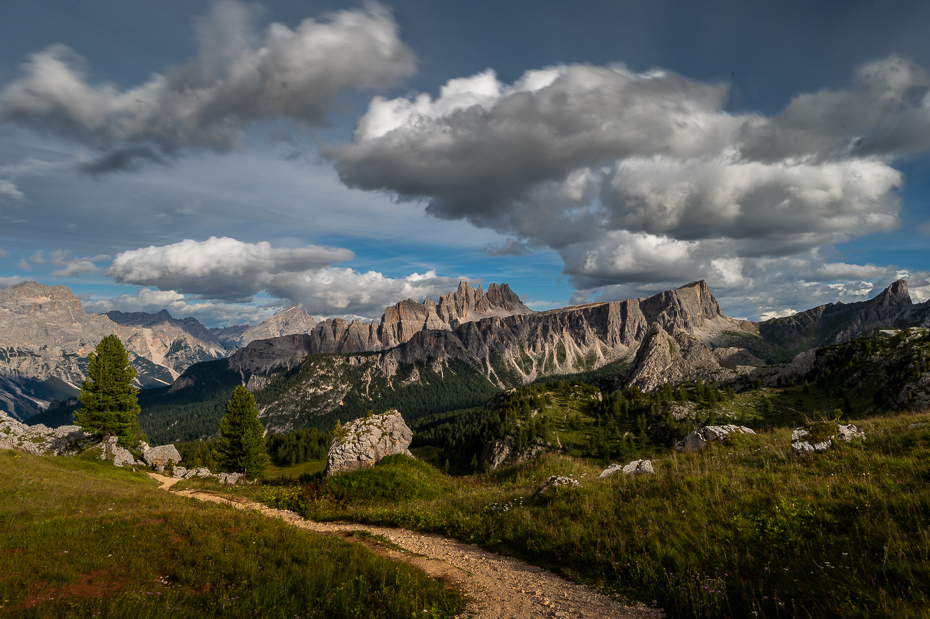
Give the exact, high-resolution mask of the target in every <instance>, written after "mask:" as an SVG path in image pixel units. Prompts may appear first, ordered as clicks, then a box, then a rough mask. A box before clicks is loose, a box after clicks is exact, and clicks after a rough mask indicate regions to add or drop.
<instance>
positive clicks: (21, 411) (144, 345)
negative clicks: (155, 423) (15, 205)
mask: <svg viewBox="0 0 930 619" xmlns="http://www.w3.org/2000/svg"><path fill="white" fill-rule="evenodd" d="M314 324H315V323H314V321H313V319H312V318H310V317H309V316H307V315H306V313H305V312H303V311H302V310H299V309H298V308H288V309H287V310H284V311H283V312H280V313H279V314H276V315H275V316H273V317H271V318H269V319H268V320H266V321H265V322H264V323H262V324H261V325H259V326H257V327H254V328H251V327H249V326H248V325H245V326H234V327H227V328H224V329H208V328H207V327H204V326H203V325H202V324H200V322H198V321H197V320H196V319H195V318H184V319H181V320H179V319H175V318H173V317H172V316H171V315H170V314H169V313H168V312H167V311H166V310H162V311H160V312H158V313H157V314H148V313H144V312H132V313H126V312H118V311H113V312H109V313H108V314H105V315H104V314H88V313H86V312H85V311H84V307H83V305H82V304H81V302H80V300H79V299H78V298H77V297H76V296H75V295H74V294H73V293H72V292H71V291H70V290H69V289H68V288H66V287H65V286H45V285H42V284H39V283H36V282H23V283H20V284H16V285H15V286H9V287H7V288H3V289H0V408H3V409H6V410H7V411H8V412H9V413H10V414H11V415H13V416H14V417H17V418H18V419H21V420H26V419H27V418H29V417H31V416H33V415H35V414H37V413H39V412H41V411H43V410H45V409H46V408H48V406H49V405H50V404H51V402H52V401H53V400H59V401H64V400H67V399H68V398H69V397H73V396H74V395H77V393H78V391H79V389H80V385H81V382H82V381H83V380H84V373H85V370H86V366H87V353H89V352H91V351H93V349H94V348H95V347H96V345H97V343H98V342H99V341H100V340H101V339H103V338H104V337H105V336H107V335H110V334H111V333H115V334H116V335H118V336H119V338H120V340H122V342H123V345H124V346H125V347H126V350H127V352H128V353H129V358H130V361H131V362H132V363H133V365H134V366H135V367H136V368H137V370H138V381H139V384H140V385H141V386H144V387H154V386H159V385H171V384H172V383H173V382H174V379H175V378H177V377H178V376H179V375H180V373H181V372H183V371H184V370H185V369H187V368H188V367H190V366H191V365H192V364H194V363H197V362H200V361H207V360H211V359H222V358H224V357H225V356H226V355H228V354H229V353H231V352H233V351H234V350H236V349H238V348H239V347H240V346H241V345H243V343H248V342H250V341H252V339H255V337H268V336H275V335H283V334H286V333H296V332H300V331H302V330H308V329H309V328H312V327H313V326H314Z"/></svg>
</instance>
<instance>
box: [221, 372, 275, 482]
mask: <svg viewBox="0 0 930 619" xmlns="http://www.w3.org/2000/svg"><path fill="white" fill-rule="evenodd" d="M264 433H265V430H264V428H262V424H261V422H260V421H259V420H258V406H256V404H255V398H254V397H253V396H252V393H251V392H250V391H249V390H248V389H246V388H245V387H242V386H241V385H240V386H239V387H236V389H235V391H233V394H232V397H231V398H230V399H229V404H228V405H227V406H226V415H225V416H224V417H223V419H222V420H221V421H220V431H219V437H218V438H217V441H216V461H217V464H218V465H219V467H220V468H221V469H222V470H224V471H228V472H230V473H242V474H243V475H245V476H246V477H251V478H256V477H261V475H262V473H263V472H264V470H265V467H267V466H268V464H269V462H270V458H269V457H268V452H267V451H266V449H265V436H264Z"/></svg>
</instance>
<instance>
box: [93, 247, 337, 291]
mask: <svg viewBox="0 0 930 619" xmlns="http://www.w3.org/2000/svg"><path fill="white" fill-rule="evenodd" d="M352 257H353V253H352V252H351V251H349V250H348V249H341V248H333V247H321V246H318V245H308V246H306V247H298V248H273V247H272V246H271V244H270V243H268V242H260V243H245V242H242V241H238V240H236V239H232V238H228V237H220V238H218V237H210V238H209V239H207V240H206V241H194V240H191V239H187V240H184V241H181V242H179V243H174V244H172V245H163V246H155V245H152V246H150V247H143V248H140V249H133V250H130V251H125V252H122V253H120V254H118V255H117V256H116V258H114V259H113V263H112V264H111V265H110V267H109V268H107V271H106V274H107V276H108V277H111V278H113V279H114V280H116V281H117V282H119V283H123V284H136V285H141V286H155V287H157V288H158V289H159V290H175V291H179V292H181V293H189V294H195V295H198V296H200V297H203V298H210V299H225V300H228V301H236V300H247V299H250V298H251V297H252V296H253V295H255V294H257V293H258V292H261V291H262V290H265V289H267V288H268V287H269V286H270V285H271V284H272V283H273V281H274V279H275V278H276V277H279V276H281V275H284V274H288V273H300V272H305V271H312V270H320V269H324V268H326V267H329V266H330V265H331V264H332V263H333V262H341V261H344V260H350V259H351V258H352Z"/></svg>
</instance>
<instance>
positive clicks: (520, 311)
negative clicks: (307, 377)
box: [231, 282, 535, 373]
mask: <svg viewBox="0 0 930 619" xmlns="http://www.w3.org/2000/svg"><path fill="white" fill-rule="evenodd" d="M533 314H535V312H533V311H532V310H531V309H529V308H528V307H526V306H525V305H524V304H523V302H522V301H520V298H519V297H518V296H517V295H516V294H515V293H514V292H513V291H512V290H511V289H510V286H508V285H507V284H500V285H498V284H491V285H489V286H488V291H487V293H484V292H482V289H481V286H478V287H477V288H473V287H471V286H469V285H468V284H467V283H466V282H459V286H458V289H457V290H456V291H455V292H451V293H449V294H446V295H443V296H442V297H440V299H439V303H434V302H433V301H431V300H429V299H426V300H425V301H423V302H422V303H418V302H416V301H414V300H413V299H407V300H405V301H401V302H400V303H397V304H395V305H392V306H390V307H387V308H385V310H384V314H382V316H381V322H380V324H379V323H374V322H362V321H360V320H353V321H352V322H348V321H346V320H343V319H341V318H335V319H331V320H324V321H323V322H321V323H319V324H318V325H316V327H315V328H314V329H313V330H312V331H311V332H310V333H306V334H295V335H289V336H286V337H280V338H273V339H268V340H261V341H254V342H252V343H250V344H249V345H248V346H246V347H245V348H243V349H242V350H240V351H237V352H236V353H235V354H233V355H232V357H233V359H232V362H231V366H232V367H234V368H235V369H237V370H242V371H246V372H249V373H252V372H267V371H270V370H272V369H274V368H277V367H281V366H285V367H293V366H295V365H296V364H297V363H299V361H300V360H301V359H302V358H303V357H305V356H307V355H311V354H315V353H340V354H345V353H368V352H379V351H382V350H386V349H390V348H394V347H397V346H400V345H402V344H405V343H407V342H409V341H410V340H411V339H413V338H414V337H417V336H418V335H419V334H422V333H427V332H432V331H450V332H451V331H453V330H454V329H456V328H458V327H460V326H461V325H464V324H469V323H474V322H476V321H481V320H484V319H486V318H491V317H501V318H505V317H509V316H521V315H533Z"/></svg>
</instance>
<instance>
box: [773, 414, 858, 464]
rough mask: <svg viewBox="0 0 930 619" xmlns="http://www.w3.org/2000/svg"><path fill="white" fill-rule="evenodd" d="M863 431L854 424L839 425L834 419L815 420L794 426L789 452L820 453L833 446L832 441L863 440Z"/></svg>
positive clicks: (798, 453)
mask: <svg viewBox="0 0 930 619" xmlns="http://www.w3.org/2000/svg"><path fill="white" fill-rule="evenodd" d="M865 438H866V437H865V432H863V431H862V430H860V429H859V428H857V427H856V426H854V425H852V424H849V425H841V424H838V423H836V422H835V421H816V422H814V423H810V424H807V425H806V426H803V427H800V428H795V429H794V431H793V432H792V433H791V453H793V454H794V455H796V456H803V455H806V454H814V453H822V452H824V451H826V450H828V449H830V448H831V447H832V446H833V441H843V442H845V443H848V442H850V441H852V440H854V439H859V440H865Z"/></svg>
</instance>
